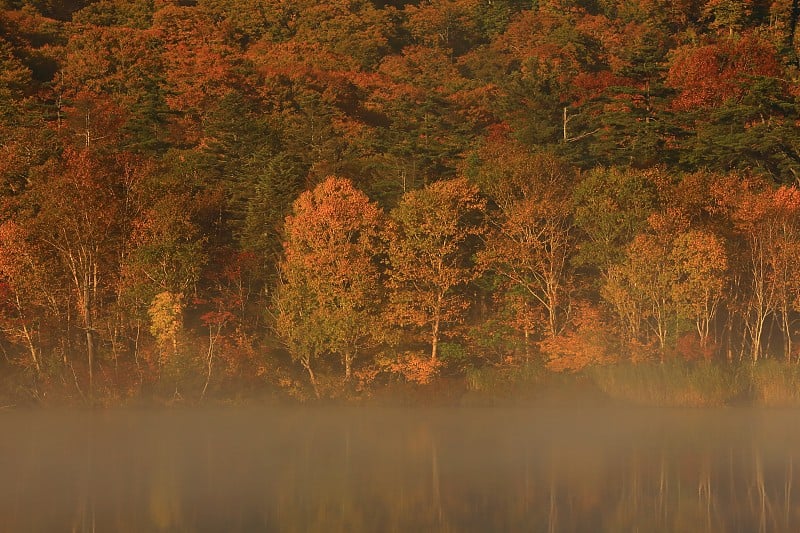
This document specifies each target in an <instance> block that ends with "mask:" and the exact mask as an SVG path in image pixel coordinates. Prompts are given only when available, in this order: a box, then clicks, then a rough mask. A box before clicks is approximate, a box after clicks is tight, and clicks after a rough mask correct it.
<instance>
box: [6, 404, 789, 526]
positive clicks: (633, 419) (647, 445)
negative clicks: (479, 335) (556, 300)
mask: <svg viewBox="0 0 800 533" xmlns="http://www.w3.org/2000/svg"><path fill="white" fill-rule="evenodd" d="M798 422H800V413H797V412H794V411H773V412H763V411H761V412H758V411H751V410H733V409H728V410H711V411H687V410H658V411H654V410H612V409H589V410H577V409H538V410H536V409H459V410H453V409H440V410H435V409H418V410H400V409H381V410H359V409H327V410H326V409H319V410H304V409H279V410H263V409H262V410H235V411H234V410H208V411H201V410H186V411H181V410H177V411H170V412H156V411H109V412H97V413H89V412H86V413H74V412H69V413H68V412H8V413H2V414H0V424H2V428H3V439H2V440H0V476H1V478H2V479H3V483H2V484H0V516H2V517H3V520H2V522H1V523H0V531H8V532H12V531H13V532H20V531H120V532H124V531H131V532H142V531H423V530H425V531H622V530H632V529H635V528H638V530H639V531H796V530H797V528H798V527H800V512H799V511H800V505H798V504H800V501H799V500H800V492H798V491H797V490H796V489H795V488H794V487H795V486H796V485H798V482H800V479H798V473H797V472H796V471H795V468H794V462H795V459H800V446H798V444H800V430H798V429H797V428H798V427H800V424H798Z"/></svg>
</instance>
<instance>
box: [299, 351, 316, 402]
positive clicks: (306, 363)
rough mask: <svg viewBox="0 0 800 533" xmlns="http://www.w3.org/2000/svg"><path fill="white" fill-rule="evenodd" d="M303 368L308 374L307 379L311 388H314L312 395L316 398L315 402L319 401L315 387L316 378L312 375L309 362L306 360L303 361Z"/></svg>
mask: <svg viewBox="0 0 800 533" xmlns="http://www.w3.org/2000/svg"><path fill="white" fill-rule="evenodd" d="M303 366H304V367H305V368H306V371H307V372H308V379H309V380H311V386H312V387H313V388H314V395H315V396H316V397H317V400H319V399H320V395H319V386H318V385H317V377H316V376H315V375H314V371H313V370H312V369H311V361H309V360H308V359H303Z"/></svg>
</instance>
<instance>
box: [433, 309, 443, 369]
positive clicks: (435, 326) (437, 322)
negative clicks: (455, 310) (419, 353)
mask: <svg viewBox="0 0 800 533" xmlns="http://www.w3.org/2000/svg"><path fill="white" fill-rule="evenodd" d="M443 299H444V295H443V294H441V293H439V295H438V296H437V297H436V311H435V312H434V314H433V331H432V333H431V361H436V358H437V357H438V356H439V327H440V324H441V317H442V300H443Z"/></svg>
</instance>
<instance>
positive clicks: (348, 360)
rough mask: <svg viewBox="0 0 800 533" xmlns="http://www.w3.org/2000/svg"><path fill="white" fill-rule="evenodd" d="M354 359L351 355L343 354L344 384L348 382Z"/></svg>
mask: <svg viewBox="0 0 800 533" xmlns="http://www.w3.org/2000/svg"><path fill="white" fill-rule="evenodd" d="M354 358H355V357H354V356H353V354H351V353H346V354H344V380H345V382H348V383H349V382H350V376H351V375H352V366H353V359H354Z"/></svg>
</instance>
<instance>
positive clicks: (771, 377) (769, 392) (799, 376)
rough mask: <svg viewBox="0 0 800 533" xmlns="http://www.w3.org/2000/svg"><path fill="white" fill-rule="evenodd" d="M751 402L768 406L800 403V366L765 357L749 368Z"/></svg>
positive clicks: (796, 404)
mask: <svg viewBox="0 0 800 533" xmlns="http://www.w3.org/2000/svg"><path fill="white" fill-rule="evenodd" d="M750 380H751V384H752V391H753V402H754V403H755V404H756V405H763V406H770V407H784V406H798V405H800V366H798V365H797V364H792V363H786V362H785V361H777V360H775V359H766V360H761V361H759V362H758V363H757V364H756V365H754V366H753V367H752V369H751V376H750Z"/></svg>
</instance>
